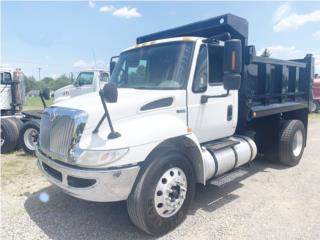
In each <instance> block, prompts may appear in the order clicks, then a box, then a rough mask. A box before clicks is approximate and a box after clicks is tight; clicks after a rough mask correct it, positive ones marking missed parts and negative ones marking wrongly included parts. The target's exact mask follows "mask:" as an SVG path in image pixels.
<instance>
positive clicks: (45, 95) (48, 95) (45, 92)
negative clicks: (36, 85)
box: [40, 88, 50, 100]
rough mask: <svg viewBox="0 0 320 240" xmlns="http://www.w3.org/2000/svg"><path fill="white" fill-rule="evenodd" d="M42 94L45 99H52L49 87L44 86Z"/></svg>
mask: <svg viewBox="0 0 320 240" xmlns="http://www.w3.org/2000/svg"><path fill="white" fill-rule="evenodd" d="M40 95H41V96H42V97H43V98H44V99H45V100H49V99H50V90H49V88H44V89H43V90H42V91H41V92H40Z"/></svg>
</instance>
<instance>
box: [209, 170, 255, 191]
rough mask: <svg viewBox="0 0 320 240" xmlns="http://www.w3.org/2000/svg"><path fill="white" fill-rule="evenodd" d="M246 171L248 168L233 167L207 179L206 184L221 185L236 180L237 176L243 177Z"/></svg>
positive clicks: (247, 171)
mask: <svg viewBox="0 0 320 240" xmlns="http://www.w3.org/2000/svg"><path fill="white" fill-rule="evenodd" d="M248 173H249V170H248V168H244V167H241V168H237V169H235V170H233V171H231V172H229V173H226V174H224V175H222V176H220V177H217V178H214V179H212V180H209V181H208V184H211V185H215V186H218V187H221V186H223V185H226V184H228V183H230V182H232V181H234V180H236V179H237V178H240V177H243V176H244V175H246V174H248Z"/></svg>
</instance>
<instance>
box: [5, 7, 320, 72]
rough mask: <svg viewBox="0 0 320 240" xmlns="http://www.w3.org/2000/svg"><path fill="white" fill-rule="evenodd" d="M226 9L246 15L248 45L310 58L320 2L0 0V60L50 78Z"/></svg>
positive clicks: (317, 37)
mask: <svg viewBox="0 0 320 240" xmlns="http://www.w3.org/2000/svg"><path fill="white" fill-rule="evenodd" d="M225 13H232V14H235V15H238V16H241V17H244V18H246V19H247V20H248V22H249V44H250V45H255V47H256V50H257V53H260V52H261V51H262V50H263V49H264V48H268V49H269V50H270V52H271V54H272V55H271V56H272V57H274V58H281V59H295V58H303V57H304V56H305V55H306V54H307V53H312V54H314V56H315V57H316V72H318V73H320V2H239V1H237V2H121V1H116V2H112V1H107V2H105V1H67V2H65V1H52V2H46V1H43V2H41V1H40V2H39V1H37V2H27V1H23V2H11V1H10V2H9V1H1V62H0V65H1V66H5V67H19V68H21V69H22V71H23V72H24V73H25V74H26V75H28V76H30V75H33V76H35V77H36V78H38V68H41V78H42V77H45V76H49V77H57V76H59V75H61V74H63V73H66V74H69V73H70V72H75V71H79V70H81V69H85V68H91V67H94V66H97V67H98V68H104V69H107V68H108V63H109V59H110V57H112V56H115V55H118V54H119V53H120V52H121V51H122V50H123V49H126V48H128V47H130V46H132V45H134V44H135V40H136V37H138V36H141V35H145V34H149V33H152V32H156V31H160V30H165V29H167V28H172V27H177V26H180V25H184V24H188V23H192V22H195V21H199V20H204V19H207V18H211V17H215V16H218V15H221V14H225Z"/></svg>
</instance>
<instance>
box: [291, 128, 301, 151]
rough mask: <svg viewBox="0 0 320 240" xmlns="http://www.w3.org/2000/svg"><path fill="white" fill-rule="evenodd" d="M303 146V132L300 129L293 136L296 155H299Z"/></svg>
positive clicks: (293, 147)
mask: <svg viewBox="0 0 320 240" xmlns="http://www.w3.org/2000/svg"><path fill="white" fill-rule="evenodd" d="M302 148H303V133H302V131H301V130H298V131H297V132H296V133H295V134H294V137H293V144H292V151H293V155H294V156H295V157H298V156H299V155H300V153H301V151H302Z"/></svg>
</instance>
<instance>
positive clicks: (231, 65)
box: [223, 39, 242, 90]
mask: <svg viewBox="0 0 320 240" xmlns="http://www.w3.org/2000/svg"><path fill="white" fill-rule="evenodd" d="M241 71H242V44H241V41H240V40H239V39H231V40H227V41H226V42H225V45H224V62H223V86H224V89H226V90H238V89H240V86H241Z"/></svg>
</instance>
